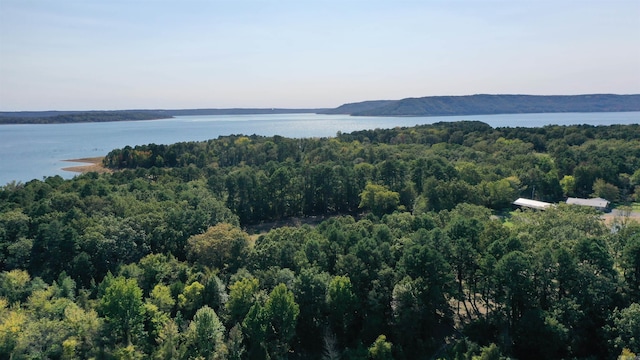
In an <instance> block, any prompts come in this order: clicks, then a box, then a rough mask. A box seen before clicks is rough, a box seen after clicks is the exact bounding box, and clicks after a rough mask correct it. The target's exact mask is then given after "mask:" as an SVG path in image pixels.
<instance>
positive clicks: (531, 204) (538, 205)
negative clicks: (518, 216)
mask: <svg viewBox="0 0 640 360" xmlns="http://www.w3.org/2000/svg"><path fill="white" fill-rule="evenodd" d="M513 205H516V206H520V207H526V208H530V209H536V210H545V209H546V208H548V207H549V206H551V205H552V204H551V203H548V202H544V201H538V200H531V199H525V198H519V199H518V200H516V201H514V202H513Z"/></svg>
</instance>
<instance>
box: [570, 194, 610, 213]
mask: <svg viewBox="0 0 640 360" xmlns="http://www.w3.org/2000/svg"><path fill="white" fill-rule="evenodd" d="M567 204H568V205H580V206H591V207H592V208H594V209H596V210H600V211H606V212H609V211H611V209H610V208H609V204H610V202H609V200H606V199H603V198H593V199H581V198H572V197H570V198H567Z"/></svg>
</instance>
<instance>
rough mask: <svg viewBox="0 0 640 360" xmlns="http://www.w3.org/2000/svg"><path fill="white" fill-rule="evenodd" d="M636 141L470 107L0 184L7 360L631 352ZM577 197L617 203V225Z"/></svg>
mask: <svg viewBox="0 0 640 360" xmlns="http://www.w3.org/2000/svg"><path fill="white" fill-rule="evenodd" d="M639 138H640V125H611V126H588V125H580V126H556V125H550V126H545V127H541V128H520V127H516V128H492V127H490V126H489V125H487V124H484V123H481V122H475V121H470V122H443V123H436V124H432V125H422V126H416V127H407V128H400V127H398V128H394V129H374V130H364V131H357V132H353V133H348V134H346V133H345V134H343V133H338V134H336V136H334V137H328V138H302V139H292V138H284V137H280V136H273V137H263V136H256V135H240V134H238V135H230V136H221V137H219V138H217V139H212V140H209V141H203V142H185V143H177V144H172V145H157V144H148V145H143V146H135V147H129V146H127V147H124V148H122V149H115V150H113V151H111V152H109V154H107V155H106V157H105V158H104V166H105V167H108V168H110V169H112V170H113V172H112V173H105V174H97V173H87V174H82V175H78V176H76V177H74V178H73V179H71V180H64V179H62V178H61V177H59V176H54V177H47V178H44V179H42V180H32V181H29V182H27V183H17V182H12V183H9V184H6V185H4V186H2V187H0V358H6V359H506V358H512V359H633V358H635V356H636V354H640V322H639V321H638V319H640V223H638V222H637V221H636V220H634V219H633V217H631V216H630V214H631V211H632V210H634V209H635V211H638V207H637V203H638V202H640V142H639V141H638V140H637V139H639ZM568 196H571V197H585V198H587V197H603V198H606V199H607V200H609V201H611V202H612V203H613V204H614V205H615V206H616V207H617V208H618V209H622V210H623V211H622V212H620V215H619V216H616V217H614V218H613V220H609V221H607V222H605V221H604V220H603V216H602V215H603V214H602V213H599V212H597V211H596V210H593V209H591V208H588V207H580V206H575V205H573V206H570V205H566V204H564V200H565V199H566V197H568ZM518 197H526V198H534V199H536V200H542V201H547V202H551V203H554V204H557V206H554V207H551V208H549V209H547V210H545V211H534V210H527V209H513V208H512V205H511V204H512V202H513V201H514V200H515V199H516V198H518Z"/></svg>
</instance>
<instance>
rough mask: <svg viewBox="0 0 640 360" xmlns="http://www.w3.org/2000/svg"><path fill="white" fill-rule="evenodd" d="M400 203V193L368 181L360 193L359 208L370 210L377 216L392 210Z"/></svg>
mask: <svg viewBox="0 0 640 360" xmlns="http://www.w3.org/2000/svg"><path fill="white" fill-rule="evenodd" d="M398 204H400V194H399V193H397V192H395V191H391V190H389V189H388V188H387V187H386V186H383V185H376V184H373V183H368V184H367V185H366V186H365V188H364V190H363V191H362V192H361V193H360V205H359V206H358V207H359V208H365V209H369V210H371V212H372V213H374V214H375V215H377V216H382V215H384V214H386V213H390V212H393V211H394V210H395V209H396V208H397V207H398Z"/></svg>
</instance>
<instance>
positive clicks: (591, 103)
mask: <svg viewBox="0 0 640 360" xmlns="http://www.w3.org/2000/svg"><path fill="white" fill-rule="evenodd" d="M612 111H640V95H613V94H592V95H487V94H480V95H464V96H427V97H421V98H406V99H401V100H395V101H379V102H375V101H367V102H363V103H355V104H346V105H343V106H340V107H338V108H336V109H332V110H329V113H334V114H341V113H347V114H351V115H355V116H447V115H483V114H523V113H550V112H612Z"/></svg>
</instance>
